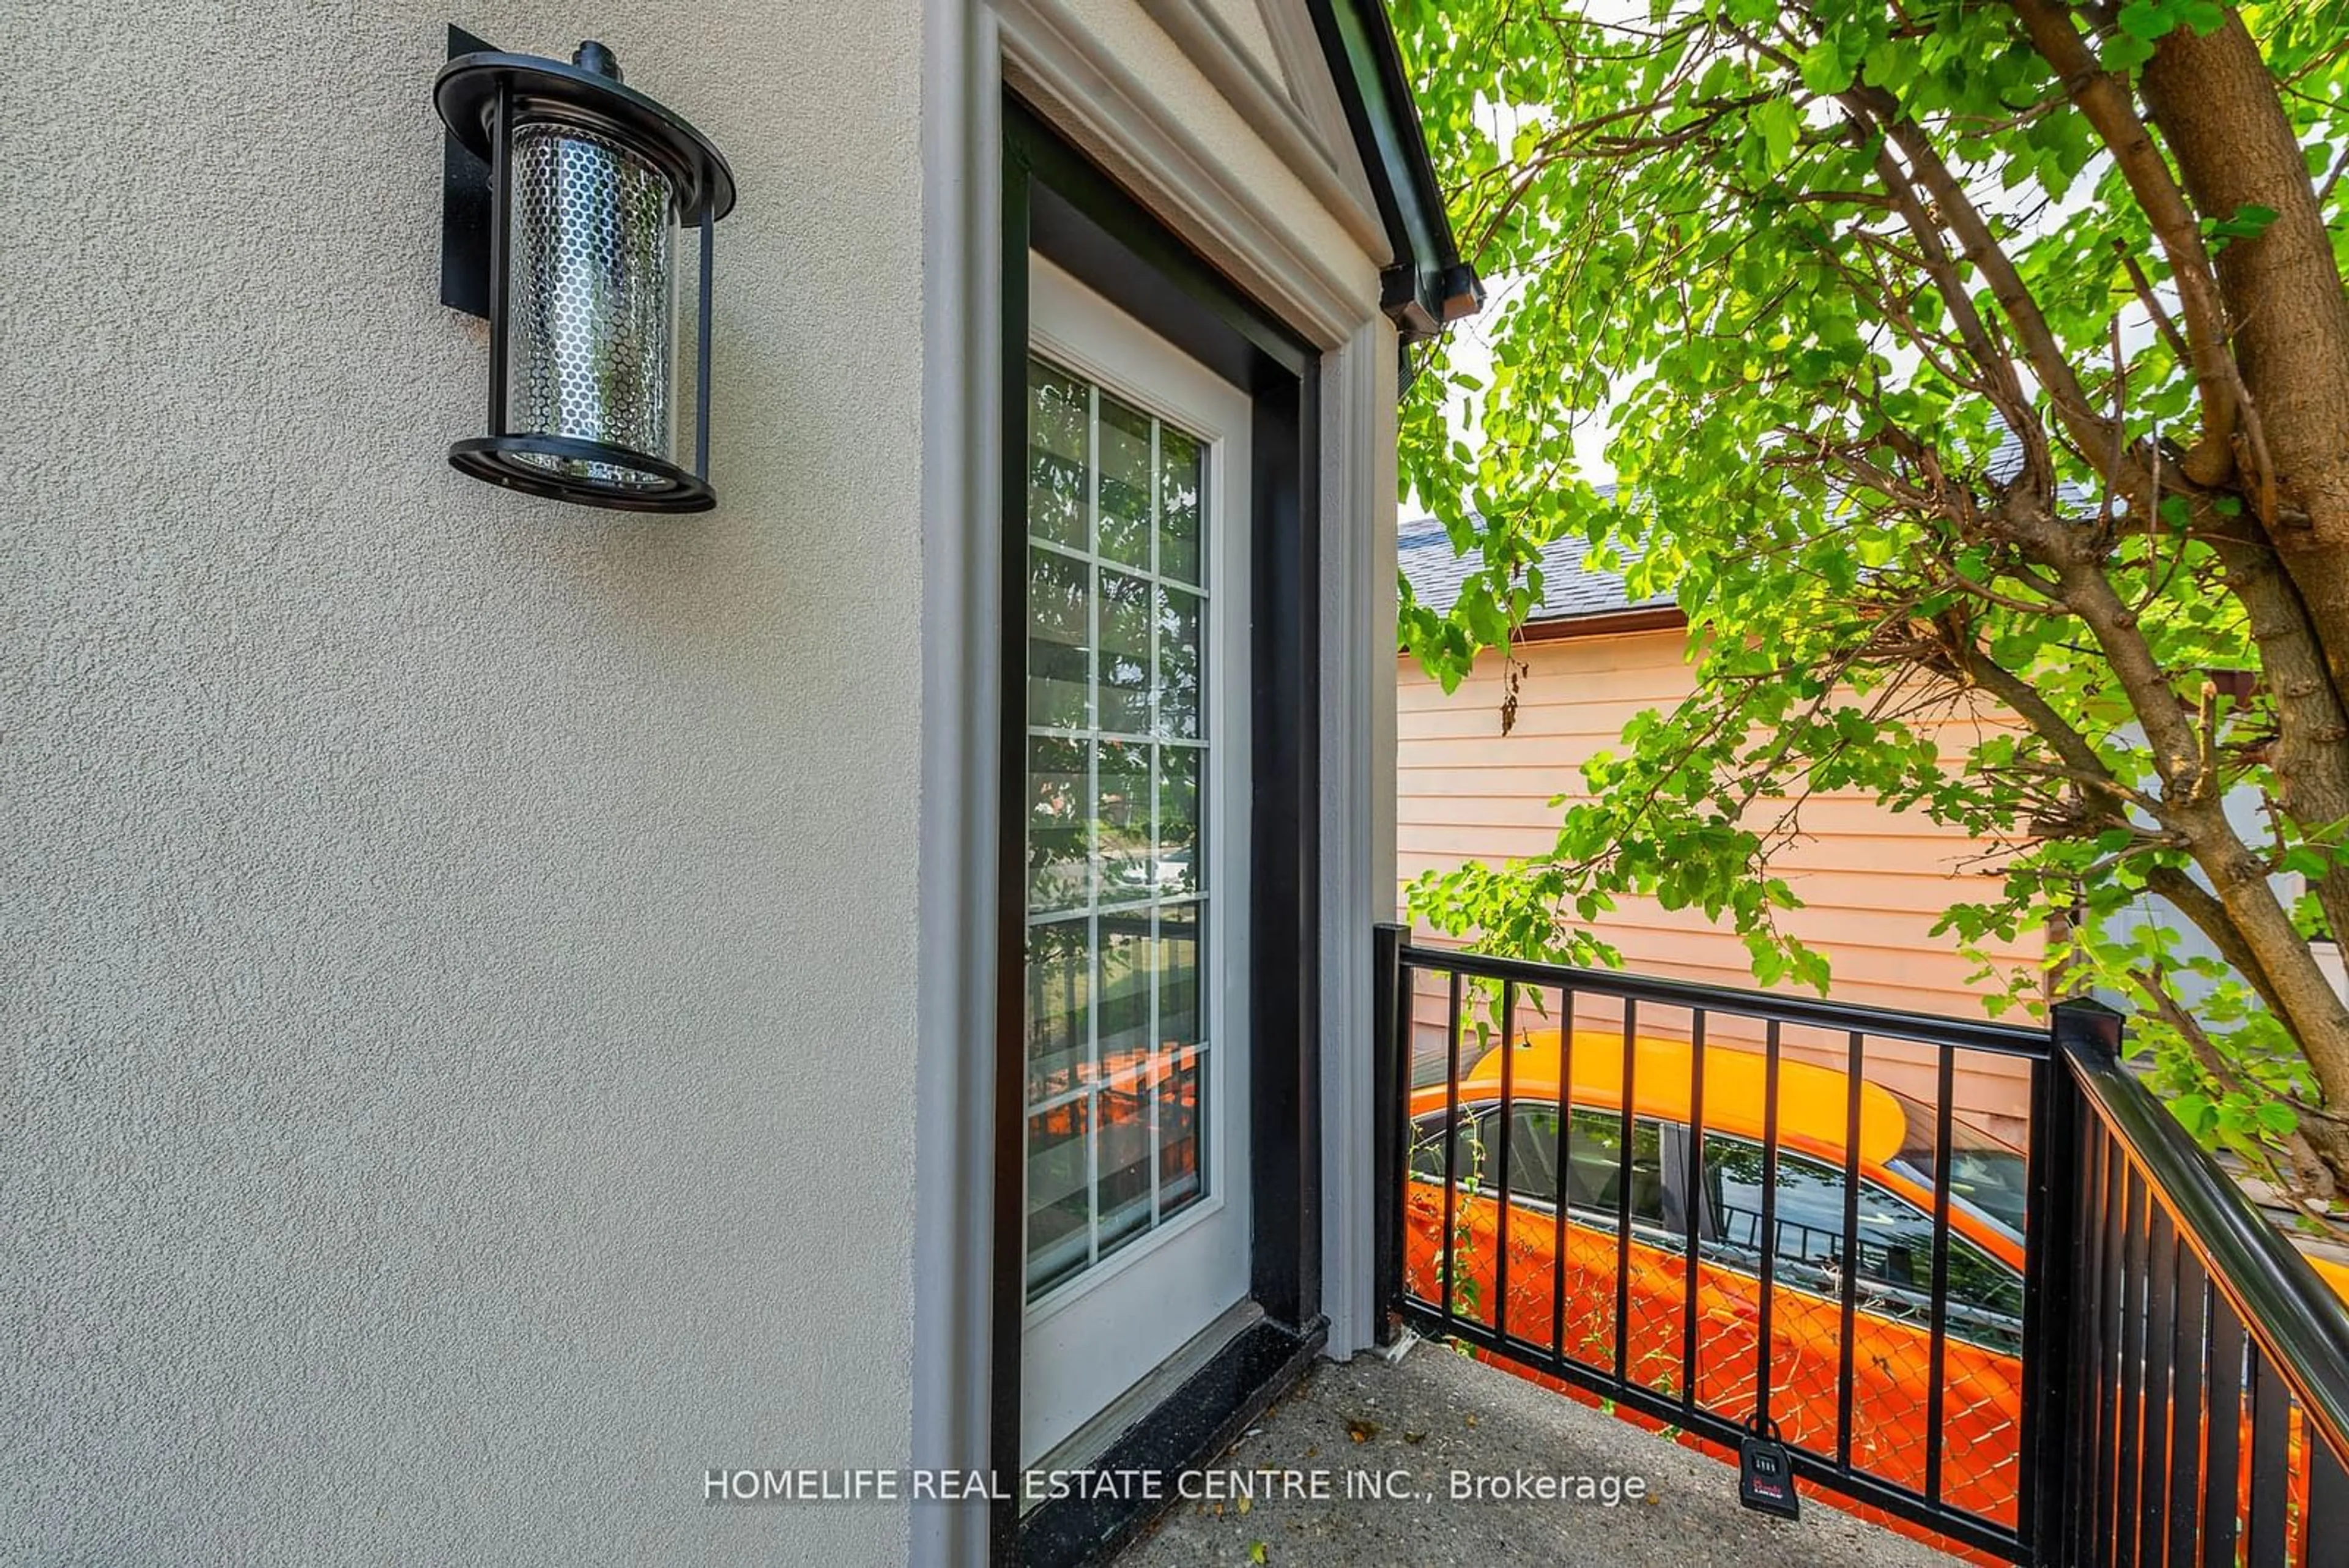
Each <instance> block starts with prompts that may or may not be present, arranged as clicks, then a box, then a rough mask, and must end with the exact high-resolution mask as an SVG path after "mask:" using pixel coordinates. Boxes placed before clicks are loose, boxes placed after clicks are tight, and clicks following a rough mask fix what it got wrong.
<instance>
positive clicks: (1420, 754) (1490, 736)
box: [1395, 521, 2041, 1127]
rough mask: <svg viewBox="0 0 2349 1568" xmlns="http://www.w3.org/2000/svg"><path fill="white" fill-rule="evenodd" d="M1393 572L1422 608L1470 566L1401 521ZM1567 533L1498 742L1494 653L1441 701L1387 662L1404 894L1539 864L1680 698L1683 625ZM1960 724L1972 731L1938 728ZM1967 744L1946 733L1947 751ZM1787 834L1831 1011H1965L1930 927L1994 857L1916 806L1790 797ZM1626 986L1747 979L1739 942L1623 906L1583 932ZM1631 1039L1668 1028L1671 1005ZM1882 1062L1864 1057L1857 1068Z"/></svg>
mask: <svg viewBox="0 0 2349 1568" xmlns="http://www.w3.org/2000/svg"><path fill="white" fill-rule="evenodd" d="M1400 543H1401V555H1402V569H1403V571H1404V573H1405V574H1406V575H1407V576H1409V578H1410V580H1411V583H1412V587H1413V592H1414V593H1415V594H1417V595H1418V596H1419V597H1420V598H1422V599H1423V600H1424V601H1425V602H1427V603H1428V604H1429V605H1430V606H1431V607H1435V608H1438V609H1442V608H1446V607H1449V606H1450V605H1451V603H1452V601H1453V599H1454V597H1456V596H1457V594H1458V592H1459V587H1460V583H1461V580H1462V578H1463V576H1464V575H1465V573H1466V571H1467V570H1468V568H1469V567H1470V566H1472V565H1473V560H1463V559H1462V558H1460V557H1458V556H1454V554H1453V550H1452V545H1451V541H1450V540H1449V538H1448V537H1447V536H1446V535H1445V534H1444V530H1443V528H1442V527H1441V526H1440V525H1439V524H1435V523H1433V522H1432V521H1423V522H1414V523H1409V524H1405V525H1404V526H1403V529H1402V535H1401V541H1400ZM1585 555H1586V546H1585V545H1584V544H1583V542H1582V541H1581V540H1580V539H1579V538H1574V539H1566V540H1560V541H1558V542H1557V543H1554V544H1552V545H1549V546H1548V547H1547V549H1546V550H1545V552H1544V556H1543V573H1544V589H1545V596H1546V602H1545V603H1544V604H1543V605H1542V606H1541V607H1538V608H1537V610H1536V611H1535V612H1534V615H1533V616H1532V618H1530V620H1529V623H1528V624H1527V626H1526V628H1525V632H1524V637H1523V641H1522V643H1521V644H1520V646H1519V647H1518V649H1517V650H1516V658H1517V660H1518V661H1519V662H1520V663H1521V664H1523V665H1524V666H1525V670H1524V673H1523V678H1522V681H1521V683H1520V685H1519V687H1518V689H1517V707H1516V722H1515V723H1514V725H1513V726H1512V728H1511V729H1510V732H1508V733H1507V734H1506V735H1504V734H1503V733H1502V732H1501V707H1502V702H1503V700H1504V697H1505V695H1506V687H1505V674H1504V667H1503V663H1502V660H1501V659H1500V657H1499V656H1498V655H1496V654H1492V653H1487V654H1485V655H1483V656H1482V657H1480V658H1479V659H1478V660H1477V663H1476V667H1475V671H1474V673H1473V674H1472V675H1471V676H1470V678H1469V679H1468V680H1464V681H1463V682H1462V683H1461V685H1460V687H1459V688H1458V690H1456V691H1454V692H1453V693H1451V694H1450V695H1449V696H1447V695H1445V693H1444V690H1443V688H1442V687H1441V686H1439V685H1437V684H1436V683H1435V682H1434V681H1433V680H1430V679H1429V678H1428V677H1427V675H1426V674H1425V673H1424V672H1423V670H1421V669H1420V667H1419V664H1418V661H1417V660H1416V659H1413V658H1412V656H1411V655H1410V654H1409V653H1408V652H1405V653H1404V654H1403V655H1402V658H1401V660H1400V663H1399V668H1398V677H1397V679H1398V682H1399V686H1400V696H1399V699H1398V704H1397V707H1398V715H1397V722H1398V725H1399V730H1398V740H1399V748H1398V752H1397V759H1396V761H1397V768H1398V774H1397V776H1398V779H1399V781H1400V783H1399V792H1400V802H1399V805H1398V807H1397V812H1398V821H1397V830H1396V831H1397V836H1396V846H1395V847H1396V869H1397V872H1398V875H1399V876H1400V877H1402V880H1404V881H1406V882H1407V881H1409V880H1411V879H1412V878H1413V877H1418V876H1420V875H1421V874H1422V873H1423V872H1427V871H1443V870H1449V869H1451V868H1453V867H1457V866H1459V865H1462V864H1463V863H1464V862H1468V861H1483V862H1485V863H1487V864H1490V865H1498V864H1500V863H1502V862H1504V861H1506V860H1510V859H1515V858H1519V857H1528V856H1535V855H1540V854H1543V853H1545V852H1546V851H1547V850H1548V849H1549V848H1550V847H1551V846H1553V844H1554V843H1555V842H1556V838H1557V821H1558V817H1559V815H1560V813H1561V811H1562V809H1563V807H1561V806H1556V805H1551V804H1550V801H1551V800H1552V798H1553V797H1555V796H1558V795H1564V796H1565V797H1566V798H1567V801H1568V803H1571V802H1573V801H1576V800H1579V799H1587V798H1588V793H1587V786H1586V785H1585V784H1584V782H1583V779H1582V774H1581V773H1580V771H1579V770H1580V764H1581V763H1584V762H1585V761H1587V760H1588V759H1589V758H1590V757H1591V756H1593V755H1595V754H1597V753H1600V752H1608V751H1616V750H1619V749H1620V741H1621V735H1622V731H1623V726H1624V724H1625V723H1626V722H1628V721H1629V720H1630V719H1631V718H1632V717H1633V716H1634V715H1636V714H1638V713H1640V711H1644V710H1647V709H1651V708H1653V709H1666V710H1668V709H1670V708H1671V706H1672V705H1673V704H1675V703H1677V702H1678V701H1681V700H1682V698H1684V697H1686V696H1687V695H1688V694H1689V693H1690V691H1692V690H1693V689H1694V672H1693V667H1692V664H1691V662H1690V659H1689V656H1688V633H1687V623H1686V620H1685V618H1684V617H1683V616H1682V613H1681V611H1680V609H1679V608H1678V607H1677V606H1675V605H1674V604H1673V603H1672V602H1671V597H1669V596H1661V595H1660V596H1654V597H1646V598H1634V597H1632V596H1631V595H1630V593H1629V592H1628V591H1627V590H1626V588H1625V587H1624V584H1623V581H1622V579H1621V578H1620V577H1619V576H1614V575H1612V574H1610V573H1608V572H1604V571H1600V570H1598V569H1596V568H1594V567H1592V566H1589V565H1588V563H1587V562H1586V560H1585ZM1951 723H1952V724H1958V723H1962V724H1963V725H1965V726H1966V727H1967V728H1968V729H1971V726H1972V724H1973V721H1972V720H1971V719H1966V720H1963V721H1958V720H1952V721H1951ZM1967 743H1970V742H1969V739H1968V736H1966V735H1964V734H1957V733H1953V734H1951V735H1950V736H1949V738H1948V740H1947V742H1945V744H1944V748H1943V749H1944V752H1945V753H1955V752H1957V751H1960V750H1961V749H1962V747H1963V746H1964V745H1965V744H1967ZM1801 824H1802V830H1803V835H1804V836H1803V839H1802V841H1801V842H1799V843H1797V844H1795V846H1792V847H1791V848H1789V849H1788V850H1787V851H1786V852H1785V854H1784V856H1783V857H1781V858H1780V860H1779V862H1778V870H1779V873H1780V874H1781V875H1783V876H1784V877H1785V879H1786V881H1787V882H1788V883H1789V884H1790V885H1791V886H1792V887H1793V888H1794V889H1795V893H1796V894H1797V895H1798V896H1800V897H1801V898H1802V899H1803V900H1804V908H1802V909H1795V910H1791V911H1788V912H1787V913H1786V914H1785V917H1784V924H1785V929H1787V930H1789V931H1790V932H1792V933H1793V934H1794V935H1795V936H1798V937H1800V938H1801V939H1803V940H1805V941H1806V942H1809V943H1810V944H1811V945H1813V946H1814V947H1816V948H1818V949H1820V950H1822V951H1824V952H1826V954H1827V956H1828V958H1829V959H1830V961H1832V964H1833V969H1834V982H1835V997H1836V1000H1837V1001H1838V1002H1852V1003H1857V1004H1862V1005H1868V1006H1877V1007H1891V1008H1903V1009H1909V1010H1912V1011H1918V1012H1938V1013H1947V1014H1952V1015H1956V1016H1960V1017H1980V1016H1982V1012H1983V1010H1982V987H1981V986H1979V985H1977V984H1975V983H1973V982H1972V981H1970V980H1969V978H1968V977H1969V976H1970V975H1971V973H1973V971H1974V970H1975V967H1976V966H1975V964H1974V963H1973V961H1971V960H1969V959H1967V958H1965V957H1963V956H1961V954H1960V953H1959V952H1958V950H1957V949H1956V946H1955V944H1954V942H1953V941H1952V940H1951V939H1949V938H1946V937H1936V936H1934V935H1932V934H1931V932H1932V926H1933V924H1934V922H1935V921H1936V920H1937V919H1939V918H1940V915H1941V913H1942V911H1943V910H1944V909H1947V908H1948V906H1949V905H1950V904H1951V903H1952V902H1954V901H1957V900H1961V899H1963V898H1969V897H1972V896H1974V890H1975V889H1976V888H1978V887H1979V886H1980V879H1981V877H1982V865H1983V863H1984V861H1983V857H1985V856H1986V855H1987V854H1989V853H1990V852H1991V851H1992V849H1993V847H1994V846H1991V845H1987V844H1983V843H1980V842H1977V841H1975V840H1973V839H1971V838H1969V837H1968V836H1965V835H1963V834H1961V833H1959V832H1956V831H1953V830H1951V829H1948V828H1944V827H1940V826H1936V825H1935V824H1933V823H1931V822H1930V821H1928V820H1927V819H1926V818H1925V817H1924V816H1923V815H1920V814H1916V813H1895V812H1891V811H1888V810H1886V809H1884V808H1882V807H1880V806H1878V805H1876V804H1875V802H1874V801H1873V800H1871V799H1868V798H1867V797H1864V796H1854V795H1849V794H1830V795H1826V796H1822V797H1819V798H1816V799H1814V800H1812V801H1810V802H1809V803H1807V804H1806V805H1805V807H1804V809H1803V814H1802V818H1801ZM1591 929H1593V930H1594V931H1595V932H1596V933H1597V934H1598V935H1599V936H1600V937H1602V938H1604V939H1605V940H1607V941H1609V942H1611V943H1612V944H1614V946H1615V947H1616V948H1617V949H1618V950H1620V952H1621V953H1622V955H1623V960H1624V963H1625V965H1626V966H1627V967H1628V968H1630V969H1631V970H1633V971H1637V972H1640V973H1642V974H1655V975H1669V976H1674V977H1677V978H1681V979H1684V980H1692V981H1706V982H1709V983H1713V984H1717V985H1748V986H1750V985H1752V984H1753V983H1754V979H1753V970H1752V967H1751V965H1750V963H1749V961H1748V957H1747V953H1746V950H1745V947H1744V943H1743V941H1742V940H1740V939H1739V938H1738V936H1737V934H1736V933H1735V931H1734V930H1733V929H1730V928H1729V927H1728V926H1726V925H1714V924H1713V923H1711V922H1709V921H1708V920H1707V919H1705V918H1704V916H1703V914H1702V911H1699V910H1693V909H1682V910H1677V911H1673V910H1667V909H1663V908H1661V906H1660V905H1658V904H1657V903H1655V902H1654V901H1653V900H1652V899H1645V898H1626V899H1624V900H1622V901H1621V903H1620V905H1619V908H1617V909H1614V910H1612V911H1610V912H1609V913H1608V914H1606V915H1605V916H1603V917H1602V918H1601V919H1599V920H1598V921H1597V922H1595V923H1594V924H1593V926H1592V928H1591ZM1993 951H1994V953H1995V956H1996V957H1997V958H1998V959H1999V961H2001V963H2002V964H2003V965H2006V966H2009V967H2012V966H2013V965H2018V964H2021V965H2036V964H2037V962H2038V961H2039V959H2040V955H2041V949H2040V946H2039V944H2038V942H2037V940H2035V939H2029V940H2024V941H2023V942H2020V943H2017V944H2013V945H2012V946H2007V947H2002V948H1997V949H1994V950H1993ZM1643 1027H1646V1028H1648V1029H1650V1030H1651V1032H1658V1033H1671V1032H1673V1030H1674V1028H1675V1023H1674V1021H1673V1020H1672V1019H1671V1016H1670V1015H1669V1013H1668V1012H1651V1013H1649V1014H1648V1015H1647V1016H1646V1018H1645V1019H1644V1021H1643ZM1788 1044H1789V1047H1790V1048H1791V1049H1793V1050H1795V1051H1796V1052H1797V1053H1799V1054H1806V1055H1810V1056H1813V1057H1815V1058H1816V1059H1819V1060H1822V1061H1826V1062H1829V1063H1831V1064H1837V1065H1840V1064H1841V1051H1842V1048H1843V1043H1842V1042H1841V1041H1840V1040H1825V1039H1820V1040H1809V1039H1804V1038H1800V1037H1798V1035H1796V1034H1795V1033H1790V1034H1789V1035H1788ZM1882 1055H1883V1057H1884V1060H1883V1061H1882V1063H1881V1064H1880V1065H1881V1067H1882V1075H1883V1076H1885V1077H1886V1078H1887V1080H1888V1081H1889V1082H1892V1083H1893V1084H1894V1085H1895V1086H1897V1087H1906V1088H1911V1089H1914V1090H1916V1091H1919V1092H1920V1094H1921V1095H1923V1096H1927V1097H1930V1089H1931V1084H1930V1076H1929V1075H1926V1073H1925V1069H1924V1068H1923V1067H1922V1065H1921V1062H1922V1057H1921V1056H1915V1057H1913V1058H1911V1059H1909V1060H1905V1061H1904V1060H1901V1059H1900V1057H1901V1054H1900V1053H1899V1052H1898V1051H1897V1050H1896V1049H1895V1048H1892V1047H1885V1048H1884V1049H1883V1052H1882ZM1877 1066H1878V1061H1877V1059H1876V1058H1875V1057H1871V1068H1872V1069H1874V1068H1875V1067H1877ZM1967 1076H1968V1077H1970V1078H1971V1082H1961V1084H1960V1085H1959V1103H1960V1105H1961V1106H1963V1107H1969V1108H1971V1109H1973V1110H1975V1111H1977V1112H1979V1113H1981V1114H1982V1115H1984V1116H1990V1117H1993V1118H1996V1119H1997V1121H1998V1122H1999V1123H2000V1124H2001V1125H2003V1126H2009V1127H2011V1126H2013V1125H2014V1124H2013V1121H2012V1120H2011V1118H2014V1117H2019V1116H2021V1115H2022V1113H2023V1078H2022V1076H2021V1075H2020V1073H2019V1072H2018V1073H2017V1074H2015V1075H2013V1076H2011V1077H2010V1076H2006V1075H1998V1074H1996V1072H1995V1070H1994V1069H1992V1068H1991V1067H1990V1066H1989V1065H1988V1064H1981V1065H1979V1066H1976V1065H1970V1066H1969V1069H1968V1073H1967Z"/></svg>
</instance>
